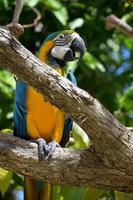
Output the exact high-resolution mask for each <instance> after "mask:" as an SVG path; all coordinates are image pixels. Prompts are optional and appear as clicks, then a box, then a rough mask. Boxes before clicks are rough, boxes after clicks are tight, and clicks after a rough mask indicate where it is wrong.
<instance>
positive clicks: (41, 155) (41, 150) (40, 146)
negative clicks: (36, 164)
mask: <svg viewBox="0 0 133 200" xmlns="http://www.w3.org/2000/svg"><path fill="white" fill-rule="evenodd" d="M36 143H37V144H38V158H39V160H44V159H45V157H46V150H45V148H46V141H45V140H44V139H43V138H39V139H37V140H36Z"/></svg>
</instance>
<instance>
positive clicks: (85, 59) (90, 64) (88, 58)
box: [82, 52, 105, 72]
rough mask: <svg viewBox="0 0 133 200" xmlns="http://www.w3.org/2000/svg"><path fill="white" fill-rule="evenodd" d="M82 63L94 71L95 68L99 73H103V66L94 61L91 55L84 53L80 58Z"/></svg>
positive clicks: (96, 60)
mask: <svg viewBox="0 0 133 200" xmlns="http://www.w3.org/2000/svg"><path fill="white" fill-rule="evenodd" d="M82 60H83V62H84V63H85V64H86V66H87V67H89V68H91V69H92V70H95V69H96V68H97V69H99V70H100V71H101V72H105V68H104V66H103V65H102V64H101V63H100V61H98V59H96V58H95V57H94V56H93V55H92V54H90V53H89V52H86V53H85V54H84V56H83V58H82Z"/></svg>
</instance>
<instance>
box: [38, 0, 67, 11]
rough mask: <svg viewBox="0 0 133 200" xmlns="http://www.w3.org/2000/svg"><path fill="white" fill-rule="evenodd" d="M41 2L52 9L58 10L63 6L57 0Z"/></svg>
mask: <svg viewBox="0 0 133 200" xmlns="http://www.w3.org/2000/svg"><path fill="white" fill-rule="evenodd" d="M41 2H42V3H44V4H45V5H46V6H47V7H48V8H50V9H54V10H59V9H61V7H62V6H63V5H62V4H61V2H60V1H58V0H45V1H44V0H42V1H41Z"/></svg>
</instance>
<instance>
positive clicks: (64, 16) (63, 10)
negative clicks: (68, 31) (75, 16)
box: [52, 7, 68, 26]
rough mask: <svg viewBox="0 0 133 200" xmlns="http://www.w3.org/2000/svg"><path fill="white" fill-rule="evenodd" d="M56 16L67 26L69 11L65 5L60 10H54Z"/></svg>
mask: <svg viewBox="0 0 133 200" xmlns="http://www.w3.org/2000/svg"><path fill="white" fill-rule="evenodd" d="M52 12H53V14H54V15H55V17H56V18H57V19H58V20H59V22H60V23H61V24H62V25H63V26H65V25H66V24H67V20H68V13H67V9H66V8H65V7H61V9H60V10H57V11H52Z"/></svg>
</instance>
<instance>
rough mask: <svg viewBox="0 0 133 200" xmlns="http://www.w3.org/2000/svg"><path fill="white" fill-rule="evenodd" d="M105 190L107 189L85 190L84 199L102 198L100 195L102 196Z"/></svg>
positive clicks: (96, 199)
mask: <svg viewBox="0 0 133 200" xmlns="http://www.w3.org/2000/svg"><path fill="white" fill-rule="evenodd" d="M105 192H106V191H105V190H98V189H92V188H88V189H87V190H86V192H85V198H84V200H98V199H99V200H100V197H102V196H103V194H105Z"/></svg>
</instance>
